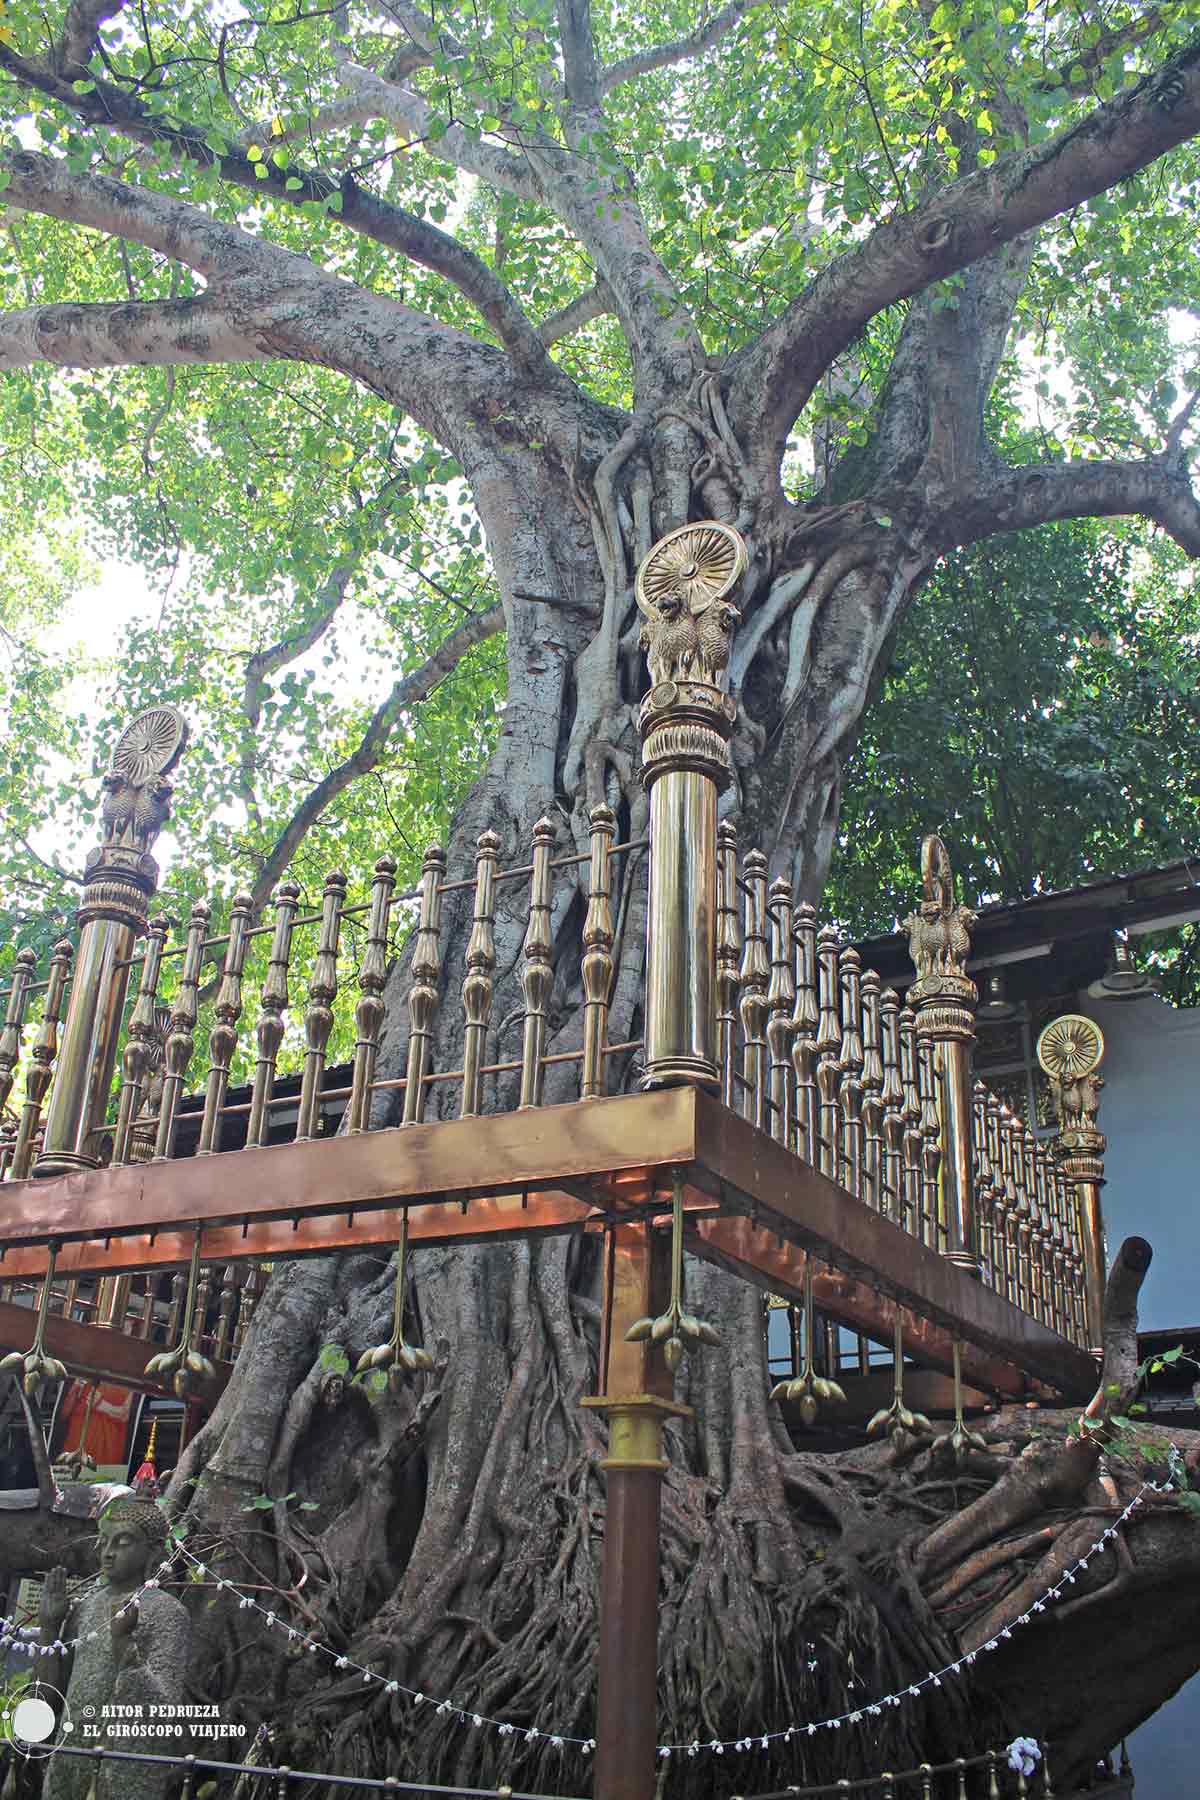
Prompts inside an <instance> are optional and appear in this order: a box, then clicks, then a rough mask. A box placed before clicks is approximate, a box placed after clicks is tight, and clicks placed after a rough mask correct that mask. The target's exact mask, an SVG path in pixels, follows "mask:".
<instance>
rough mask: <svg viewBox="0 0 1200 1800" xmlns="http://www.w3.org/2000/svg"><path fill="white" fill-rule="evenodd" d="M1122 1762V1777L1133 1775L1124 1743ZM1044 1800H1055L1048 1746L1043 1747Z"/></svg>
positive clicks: (1122, 1746)
mask: <svg viewBox="0 0 1200 1800" xmlns="http://www.w3.org/2000/svg"><path fill="white" fill-rule="evenodd" d="M1121 1761H1122V1764H1123V1765H1124V1766H1123V1767H1122V1769H1121V1773H1122V1775H1124V1774H1126V1773H1128V1774H1130V1775H1132V1773H1133V1770H1132V1769H1130V1768H1129V1764H1128V1758H1127V1757H1126V1755H1125V1745H1124V1744H1123V1743H1122V1745H1121ZM1042 1800H1054V1777H1053V1776H1052V1775H1051V1773H1050V1749H1049V1746H1048V1745H1046V1744H1043V1745H1042Z"/></svg>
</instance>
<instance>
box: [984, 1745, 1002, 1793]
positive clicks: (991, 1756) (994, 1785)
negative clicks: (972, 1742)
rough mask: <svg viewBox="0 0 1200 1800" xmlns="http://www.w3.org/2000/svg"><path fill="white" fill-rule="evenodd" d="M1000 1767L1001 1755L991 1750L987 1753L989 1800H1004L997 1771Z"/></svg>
mask: <svg viewBox="0 0 1200 1800" xmlns="http://www.w3.org/2000/svg"><path fill="white" fill-rule="evenodd" d="M999 1767H1000V1753H999V1751H997V1750H989V1751H988V1753H987V1770H988V1791H987V1800H1003V1796H1002V1795H1001V1792H1000V1778H999V1775H998V1773H997V1770H998V1769H999Z"/></svg>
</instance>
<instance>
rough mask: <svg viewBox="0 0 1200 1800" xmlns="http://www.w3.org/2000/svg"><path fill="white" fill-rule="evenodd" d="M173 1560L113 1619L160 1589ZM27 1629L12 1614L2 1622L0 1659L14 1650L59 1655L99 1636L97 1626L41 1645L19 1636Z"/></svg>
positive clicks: (39, 1654)
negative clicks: (151, 1592)
mask: <svg viewBox="0 0 1200 1800" xmlns="http://www.w3.org/2000/svg"><path fill="white" fill-rule="evenodd" d="M171 1561H172V1559H171V1557H170V1556H168V1557H167V1558H166V1559H165V1560H164V1561H163V1562H160V1563H159V1565H158V1567H157V1569H155V1571H154V1573H153V1575H150V1576H148V1577H147V1578H146V1580H145V1581H143V1583H142V1585H141V1587H139V1588H138V1589H136V1591H135V1592H134V1593H132V1594H130V1595H129V1596H128V1598H127V1599H125V1600H122V1602H121V1604H120V1606H118V1607H117V1608H116V1610H115V1612H114V1614H113V1617H114V1618H121V1617H123V1615H124V1614H125V1613H127V1612H128V1611H129V1609H130V1608H131V1607H136V1605H137V1603H138V1601H139V1600H140V1599H141V1597H142V1595H143V1594H144V1593H146V1592H147V1590H148V1589H150V1588H156V1587H161V1585H162V1581H163V1577H164V1576H166V1575H169V1574H170V1572H171ZM28 1629H29V1627H28V1625H26V1626H21V1625H20V1624H19V1623H18V1621H17V1616H16V1614H15V1613H9V1614H8V1616H7V1617H6V1618H3V1619H0V1656H5V1655H7V1654H8V1652H9V1651H10V1650H15V1651H16V1653H17V1655H18V1656H32V1657H38V1656H58V1655H60V1654H61V1653H62V1652H64V1651H67V1650H74V1649H75V1648H76V1647H77V1646H78V1645H79V1644H85V1643H87V1642H88V1641H89V1639H91V1638H97V1637H99V1636H100V1628H99V1626H96V1627H94V1628H93V1629H92V1630H91V1631H84V1632H81V1633H80V1635H79V1636H78V1637H73V1638H61V1637H59V1638H55V1639H54V1641H53V1643H50V1644H43V1643H39V1641H38V1640H37V1639H36V1638H23V1637H21V1636H20V1635H19V1633H20V1632H21V1631H22V1630H28ZM35 1629H36V1628H35Z"/></svg>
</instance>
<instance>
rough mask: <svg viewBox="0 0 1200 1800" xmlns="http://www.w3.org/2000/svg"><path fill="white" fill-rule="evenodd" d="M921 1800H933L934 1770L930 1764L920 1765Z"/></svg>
mask: <svg viewBox="0 0 1200 1800" xmlns="http://www.w3.org/2000/svg"><path fill="white" fill-rule="evenodd" d="M918 1772H919V1774H920V1777H921V1800H933V1768H932V1766H931V1765H930V1764H929V1763H922V1764H921V1765H920V1769H919V1771H918Z"/></svg>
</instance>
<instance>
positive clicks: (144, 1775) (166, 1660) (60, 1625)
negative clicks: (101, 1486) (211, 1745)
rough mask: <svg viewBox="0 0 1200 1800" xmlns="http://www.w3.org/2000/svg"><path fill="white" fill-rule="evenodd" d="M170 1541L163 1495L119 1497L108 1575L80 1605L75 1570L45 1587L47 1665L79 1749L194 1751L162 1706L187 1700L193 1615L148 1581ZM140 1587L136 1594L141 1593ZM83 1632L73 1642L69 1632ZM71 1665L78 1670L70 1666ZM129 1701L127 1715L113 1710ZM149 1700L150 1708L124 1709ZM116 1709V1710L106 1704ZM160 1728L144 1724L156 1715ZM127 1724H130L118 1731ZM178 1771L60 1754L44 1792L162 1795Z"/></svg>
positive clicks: (155, 1799) (128, 1797)
mask: <svg viewBox="0 0 1200 1800" xmlns="http://www.w3.org/2000/svg"><path fill="white" fill-rule="evenodd" d="M166 1546H167V1521H166V1518H165V1517H164V1515H163V1513H162V1511H161V1510H160V1508H159V1507H158V1506H157V1505H156V1504H155V1503H154V1501H153V1500H147V1499H140V1498H138V1497H137V1496H136V1495H135V1496H131V1497H129V1498H124V1499H119V1500H116V1501H114V1502H113V1503H112V1504H111V1505H110V1506H109V1507H108V1508H107V1509H106V1511H105V1512H104V1514H103V1515H102V1517H101V1519H100V1541H99V1549H100V1573H99V1575H98V1576H97V1578H96V1579H95V1580H94V1581H93V1582H92V1583H91V1584H90V1586H89V1587H88V1588H87V1589H86V1591H85V1592H84V1593H83V1594H82V1595H81V1596H80V1597H79V1598H78V1599H77V1600H76V1601H75V1602H74V1603H71V1602H70V1601H69V1600H68V1597H67V1575H66V1570H65V1569H62V1568H57V1569H51V1570H50V1572H49V1574H48V1575H47V1576H46V1579H45V1582H44V1584H43V1587H42V1601H41V1634H42V1643H43V1645H45V1646H47V1647H50V1648H51V1649H55V1647H56V1646H57V1648H56V1649H55V1654H54V1655H53V1656H43V1657H42V1658H41V1661H40V1667H39V1672H40V1673H42V1674H44V1676H45V1678H46V1680H47V1681H48V1682H49V1683H50V1684H51V1685H52V1686H54V1687H57V1688H58V1689H60V1691H64V1692H65V1694H66V1701H67V1706H66V1716H67V1717H68V1718H69V1719H70V1721H71V1724H72V1735H71V1737H70V1738H69V1739H68V1740H66V1741H67V1742H68V1743H69V1744H70V1745H71V1747H72V1748H74V1749H81V1750H86V1749H88V1748H94V1749H100V1748H109V1749H113V1750H130V1751H137V1752H142V1753H144V1754H150V1755H157V1756H182V1755H185V1754H186V1753H187V1750H188V1743H187V1727H186V1723H185V1721H184V1719H183V1718H182V1717H181V1718H179V1720H178V1721H177V1724H178V1731H177V1732H175V1733H163V1732H162V1730H161V1727H162V1726H163V1725H167V1726H170V1725H171V1724H172V1720H171V1718H170V1717H169V1716H165V1715H163V1714H161V1713H160V1714H159V1715H158V1716H157V1717H154V1715H153V1714H152V1711H151V1709H152V1708H153V1707H164V1706H168V1707H169V1706H180V1705H182V1702H183V1700H184V1677H185V1673H186V1669H187V1658H188V1639H189V1633H190V1621H189V1619H188V1615H187V1612H186V1610H185V1608H184V1607H183V1606H182V1605H181V1604H180V1602H179V1601H178V1600H176V1599H175V1597H174V1596H173V1595H171V1594H166V1593H164V1592H163V1591H162V1589H161V1588H159V1587H146V1586H145V1583H146V1582H147V1580H149V1579H150V1578H151V1577H152V1576H153V1574H154V1572H155V1569H156V1568H157V1566H158V1565H159V1564H160V1563H161V1562H162V1560H163V1556H164V1552H165V1550H166ZM135 1595H136V1599H135V1598H134V1596H135ZM71 1639H78V1640H79V1641H78V1642H77V1643H75V1645H74V1647H73V1648H63V1647H62V1646H63V1640H68V1642H69V1640H71ZM68 1666H69V1674H68ZM118 1707H119V1708H121V1709H122V1712H121V1713H120V1714H119V1715H118V1714H116V1713H115V1712H114V1710H113V1709H115V1708H118ZM127 1708H128V1709H133V1708H140V1709H141V1711H140V1713H137V1712H134V1711H132V1710H129V1711H125V1710H124V1709H127ZM106 1709H108V1710H107V1711H106ZM152 1720H153V1723H154V1724H155V1725H156V1726H158V1727H159V1730H158V1731H156V1732H154V1733H153V1734H151V1733H150V1732H148V1731H143V1730H142V1729H140V1727H144V1726H146V1725H149V1724H150V1723H151V1721H152ZM114 1726H119V1727H120V1730H119V1731H117V1730H114V1729H113V1727H114ZM171 1776H172V1771H171V1770H170V1769H167V1768H159V1767H156V1766H155V1765H154V1764H150V1763H133V1762H120V1763H115V1762H114V1763H101V1764H99V1765H97V1764H96V1763H95V1762H94V1761H91V1760H89V1759H88V1758H86V1757H82V1756H52V1757H51V1758H50V1763H49V1767H48V1769H47V1771H46V1779H45V1782H44V1784H43V1787H42V1800H93V1796H94V1800H118V1797H119V1800H162V1796H163V1794H164V1793H165V1791H166V1789H167V1786H168V1785H169V1782H170V1780H171Z"/></svg>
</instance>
